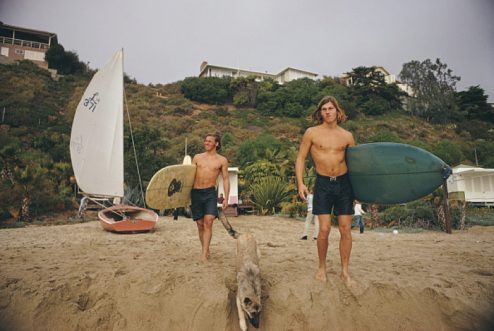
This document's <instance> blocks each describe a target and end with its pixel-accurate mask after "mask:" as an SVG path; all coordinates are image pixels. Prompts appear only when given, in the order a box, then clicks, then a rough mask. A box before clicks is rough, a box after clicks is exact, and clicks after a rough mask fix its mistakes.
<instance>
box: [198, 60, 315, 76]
mask: <svg viewBox="0 0 494 331" xmlns="http://www.w3.org/2000/svg"><path fill="white" fill-rule="evenodd" d="M207 68H219V69H226V70H232V71H243V72H251V73H252V74H258V75H263V76H271V77H276V76H280V75H281V74H282V73H284V72H285V71H288V70H294V71H298V72H303V73H306V74H309V75H313V76H317V74H316V73H314V72H310V71H307V70H301V69H297V68H293V67H287V68H285V69H283V70H282V71H280V72H279V73H278V74H271V73H268V72H261V71H254V70H248V69H241V68H232V67H225V66H218V65H214V64H209V63H207V64H206V65H205V66H204V68H202V70H201V72H200V73H199V76H201V75H202V74H203V72H205V71H206V69H207Z"/></svg>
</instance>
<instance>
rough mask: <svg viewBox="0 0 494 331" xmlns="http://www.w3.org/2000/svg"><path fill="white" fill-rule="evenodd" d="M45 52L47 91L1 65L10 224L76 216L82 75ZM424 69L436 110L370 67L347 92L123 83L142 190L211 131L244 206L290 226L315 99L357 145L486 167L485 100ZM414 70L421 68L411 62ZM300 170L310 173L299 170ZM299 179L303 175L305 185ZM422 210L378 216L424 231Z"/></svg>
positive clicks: (217, 83)
mask: <svg viewBox="0 0 494 331" xmlns="http://www.w3.org/2000/svg"><path fill="white" fill-rule="evenodd" d="M51 52H52V54H50V55H49V56H48V55H47V57H48V58H49V61H50V63H51V64H50V66H52V67H57V68H58V69H59V70H60V71H61V72H63V73H65V75H64V76H62V77H60V78H59V80H58V81H56V80H53V79H52V78H51V77H50V75H49V73H48V72H47V71H45V70H43V69H40V68H38V67H37V66H35V65H33V64H32V63H31V62H28V61H23V62H20V63H18V64H15V65H0V81H1V82H2V84H0V112H1V115H2V117H1V123H0V171H1V172H0V223H1V222H2V221H3V220H6V219H9V218H14V219H16V220H19V221H24V222H32V220H33V219H36V218H39V217H40V216H42V215H44V214H46V213H50V212H58V211H63V210H74V209H75V206H76V201H75V189H76V187H75V181H74V178H73V172H72V168H71V163H70V155H69V140H70V129H71V123H72V118H73V116H74V111H75V108H76V106H77V104H78V103H79V100H80V98H81V96H82V94H83V91H84V89H85V87H86V86H87V84H88V83H89V79H90V76H91V75H90V73H91V72H90V71H89V70H88V69H87V68H85V67H83V66H80V65H78V64H77V63H80V62H79V60H78V57H77V56H66V55H67V53H70V52H65V50H63V48H62V49H54V50H52V51H51ZM64 54H65V55H64ZM74 54H75V53H74ZM55 55H56V56H55ZM69 55H70V54H69ZM75 55H76V54H75ZM64 56H66V57H65V58H64ZM50 57H51V58H50ZM57 61H58V62H57ZM429 62H430V61H429ZM429 62H426V63H425V65H426V67H427V66H429V67H430V68H429V69H427V70H431V72H434V70H436V71H437V70H440V72H441V73H442V74H443V76H441V77H443V78H441V79H443V80H440V79H439V78H437V81H439V82H443V81H444V82H446V83H447V84H449V85H448V86H449V88H446V89H444V91H446V94H447V97H448V98H449V97H450V96H451V95H450V92H451V91H453V92H452V93H453V99H448V101H447V102H446V105H447V109H446V110H445V109H442V108H440V109H439V108H437V109H436V108H430V107H429V108H424V107H425V106H423V105H422V106H419V105H418V104H414V102H415V103H417V102H419V101H420V100H419V99H420V98H418V97H416V98H415V99H414V100H412V101H411V99H410V98H408V97H405V96H404V95H403V93H402V92H400V91H399V90H398V89H397V86H396V85H394V84H390V85H389V84H385V83H384V82H383V78H382V76H380V75H379V74H378V73H377V72H376V70H375V68H366V67H358V68H355V69H353V70H352V72H350V73H349V74H350V76H351V77H352V80H353V81H354V82H355V84H354V85H353V86H350V87H348V86H346V85H343V84H342V83H341V82H340V81H339V79H336V78H331V77H324V78H323V79H321V80H319V81H313V80H308V79H301V80H295V81H291V82H289V83H286V84H284V85H280V84H278V83H277V82H275V81H272V80H265V81H262V82H258V81H256V80H255V79H254V77H247V78H238V79H232V78H197V77H189V78H185V79H184V80H183V81H181V82H177V83H173V84H166V85H162V84H156V85H149V86H144V85H141V84H138V83H137V82H136V81H135V79H131V78H129V77H128V76H126V78H125V91H126V99H127V105H128V108H129V112H130V116H131V120H132V126H133V133H134V140H135V144H136V151H137V159H138V161H139V165H140V171H141V176H142V179H143V181H144V184H145V183H146V182H147V181H149V179H150V178H151V176H152V175H153V174H154V173H155V172H156V171H157V170H159V169H160V168H162V167H164V166H166V165H169V164H176V163H180V162H181V161H182V158H183V156H184V148H185V140H186V139H187V151H188V154H190V155H194V154H196V153H199V152H201V151H202V149H203V138H204V135H205V134H207V133H211V132H217V131H219V132H220V133H222V135H223V147H222V150H221V153H222V154H224V155H225V156H226V157H227V158H228V159H229V161H230V164H231V165H232V166H239V167H240V169H241V178H240V194H241V195H242V198H243V199H245V200H251V201H254V202H255V203H256V205H257V207H258V210H259V211H260V212H262V213H276V212H280V211H281V212H286V213H287V214H290V215H299V216H301V215H302V214H303V213H304V208H303V206H302V205H301V204H300V202H297V198H296V189H295V185H294V162H295V158H296V154H297V148H298V144H299V142H300V138H301V137H302V135H303V133H304V131H305V130H306V128H308V127H309V126H311V125H312V124H311V120H310V117H309V115H310V114H311V113H312V112H313V111H314V110H315V107H316V105H317V103H318V101H319V100H320V99H321V98H322V97H323V96H325V95H334V96H336V97H337V98H338V100H339V101H340V103H341V105H342V106H343V107H344V109H345V110H346V112H347V115H348V116H349V120H348V121H347V122H346V123H344V124H343V126H344V127H345V128H346V129H348V130H350V131H352V133H353V134H354V136H355V138H356V141H357V142H358V143H367V142H377V141H395V142H402V143H409V144H412V145H416V146H419V147H421V148H424V149H426V150H428V151H431V152H433V153H435V154H437V155H439V156H440V157H441V158H443V159H444V160H445V161H446V162H448V163H449V164H450V165H452V166H454V165H457V164H459V163H460V162H461V163H467V164H475V161H476V159H477V161H478V162H479V165H480V166H486V167H494V156H493V155H494V143H493V141H494V123H493V121H492V117H493V116H492V115H493V111H492V108H488V107H486V105H487V96H486V95H485V93H484V91H483V90H482V89H481V88H480V87H478V86H475V87H471V88H469V89H468V90H467V91H461V92H455V89H454V84H453V83H454V81H455V79H453V78H452V77H454V76H452V74H451V72H449V71H448V70H446V69H445V67H444V65H443V64H441V63H440V61H439V63H437V64H434V65H435V66H436V67H434V66H433V64H431V63H429ZM415 67H416V68H419V69H420V68H422V66H421V63H420V62H418V63H417V64H416V66H415ZM415 67H412V68H409V67H407V70H408V71H405V72H403V74H405V73H406V72H408V73H410V77H412V78H413V77H415V76H414V74H411V73H413V70H414V68H415ZM62 68H64V69H62ZM434 68H436V69H434ZM417 70H418V69H417ZM421 70H422V69H421ZM448 75H449V76H448ZM405 77H406V75H405ZM412 78H410V79H412ZM410 82H412V80H410ZM414 84H420V81H415V82H414ZM426 97H427V96H425V95H424V96H422V98H426ZM445 97H446V96H445ZM441 100H442V99H441ZM451 100H453V101H451ZM451 102H453V103H454V104H452V103H451ZM487 106H489V105H487ZM410 107H412V108H410ZM413 107H416V108H413ZM420 107H422V108H420ZM489 107H490V106H489ZM406 109H410V111H407V110H406ZM124 136H125V146H124V148H125V178H126V181H127V182H126V186H127V188H126V195H127V196H129V197H131V199H132V200H134V201H137V200H138V199H140V194H139V193H138V192H137V191H136V188H137V187H138V186H139V183H138V179H137V178H138V177H137V173H136V170H135V166H134V164H135V161H134V154H133V150H132V143H131V136H130V130H129V127H128V124H127V123H126V124H125V132H124ZM307 163H308V167H310V166H311V164H310V160H309V161H308V162H307ZM309 173H310V174H313V169H312V170H310V171H309ZM310 180H312V177H311V176H310V175H309V176H308V177H307V181H308V184H310V183H309V182H310ZM427 204H428V203H427V202H424V205H412V206H413V207H407V209H406V210H404V211H403V210H401V209H400V210H398V209H396V210H393V209H392V208H389V209H390V210H389V211H384V210H382V212H385V213H386V214H385V215H386V216H385V218H386V219H389V220H391V218H396V217H397V215H398V214H400V213H402V212H404V213H405V214H404V215H405V216H400V217H399V222H400V224H416V223H417V220H423V221H420V222H422V223H423V224H428V225H427V226H430V227H434V226H435V225H436V224H437V221H435V217H436V216H435V210H434V206H433V205H432V204H428V205H430V206H429V207H428V208H430V210H431V212H429V211H427V212H426V211H425V208H426V206H425V205H427ZM393 208H394V207H393ZM396 208H401V207H396ZM419 211H421V212H423V214H417V213H418V212H419ZM393 213H395V214H393ZM424 215H425V216H424ZM431 215H432V216H431ZM383 217H384V216H383ZM426 220H427V221H426ZM467 220H468V218H467ZM420 222H419V223H420ZM427 222H428V223H427Z"/></svg>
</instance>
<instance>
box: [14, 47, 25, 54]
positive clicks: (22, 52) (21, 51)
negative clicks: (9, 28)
mask: <svg viewBox="0 0 494 331" xmlns="http://www.w3.org/2000/svg"><path fill="white" fill-rule="evenodd" d="M15 54H24V50H23V49H20V48H16V49H15Z"/></svg>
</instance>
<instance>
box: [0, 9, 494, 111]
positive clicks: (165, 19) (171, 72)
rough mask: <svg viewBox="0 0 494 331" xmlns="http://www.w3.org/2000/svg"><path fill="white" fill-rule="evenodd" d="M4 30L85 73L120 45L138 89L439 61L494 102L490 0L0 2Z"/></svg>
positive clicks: (460, 85)
mask: <svg viewBox="0 0 494 331" xmlns="http://www.w3.org/2000/svg"><path fill="white" fill-rule="evenodd" d="M0 21H2V22H3V23H5V24H9V25H14V26H21V27H26V28H32V29H37V30H42V31H48V32H54V33H56V34H57V35H58V41H59V43H61V44H62V45H63V46H64V47H65V49H66V50H70V51H74V52H76V53H77V54H78V55H79V59H80V60H81V61H83V62H86V63H89V66H90V67H91V68H93V69H97V68H101V67H102V66H103V65H104V64H105V63H107V62H108V61H109V60H110V58H111V57H112V55H113V53H114V52H115V51H116V50H118V49H119V48H123V49H124V54H125V55H124V62H125V64H124V66H125V72H126V73H127V74H128V75H129V76H131V77H133V78H135V79H136V80H137V81H138V82H139V83H143V84H148V83H153V84H156V83H163V84H164V83H171V82H175V81H178V80H182V79H184V78H185V77H190V76H197V75H198V74H199V68H200V65H201V63H202V62H203V61H208V63H210V64H214V65H220V66H227V67H234V68H241V69H249V70H254V71H261V72H269V73H278V72H280V71H281V70H283V69H285V68H286V67H293V68H298V69H302V70H307V71H311V72H315V73H317V74H318V75H319V78H322V77H323V76H339V75H341V74H342V73H345V72H349V71H351V70H352V69H353V68H356V67H358V66H368V67H370V66H383V67H384V68H386V69H387V70H388V71H389V72H390V73H392V74H394V75H396V76H398V75H399V73H400V71H401V69H402V66H403V64H404V63H407V62H410V61H412V60H417V61H424V60H426V59H431V60H435V59H436V58H439V59H440V60H441V62H443V63H446V64H447V65H448V67H449V68H450V69H452V70H453V74H454V75H456V76H460V77H461V81H460V82H459V83H458V84H457V89H458V91H461V90H465V89H467V88H468V87H469V86H475V85H479V86H480V87H481V88H483V89H484V90H485V92H486V94H488V95H489V101H490V102H494V0H372V1H369V0H175V1H171V0H138V1H137V0H84V1H82V0H0Z"/></svg>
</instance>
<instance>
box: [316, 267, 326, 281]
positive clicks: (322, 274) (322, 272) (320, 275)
mask: <svg viewBox="0 0 494 331" xmlns="http://www.w3.org/2000/svg"><path fill="white" fill-rule="evenodd" d="M316 279H317V280H320V281H321V282H326V281H328V277H327V276H326V270H325V269H319V271H318V272H317V273H316Z"/></svg>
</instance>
